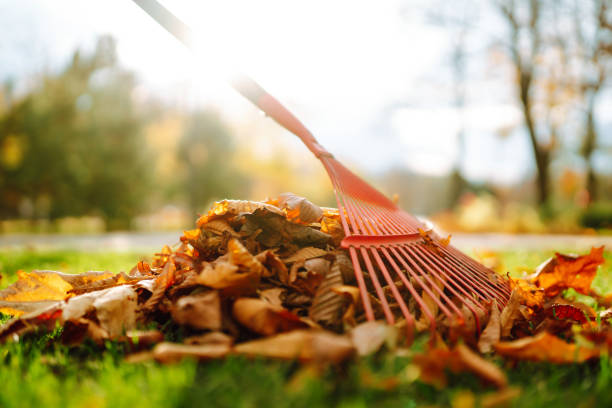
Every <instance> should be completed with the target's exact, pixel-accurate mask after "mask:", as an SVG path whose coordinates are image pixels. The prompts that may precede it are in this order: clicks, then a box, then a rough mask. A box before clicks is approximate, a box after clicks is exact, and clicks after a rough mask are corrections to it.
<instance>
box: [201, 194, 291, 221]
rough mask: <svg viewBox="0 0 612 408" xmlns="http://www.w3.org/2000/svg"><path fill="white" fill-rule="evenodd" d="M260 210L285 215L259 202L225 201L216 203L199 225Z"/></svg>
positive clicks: (273, 207) (202, 217) (275, 208)
mask: <svg viewBox="0 0 612 408" xmlns="http://www.w3.org/2000/svg"><path fill="white" fill-rule="evenodd" d="M258 209H265V210H267V211H269V212H271V213H275V214H278V215H283V212H282V211H281V210H279V209H278V208H277V207H275V206H273V205H270V204H266V203H261V202H257V201H245V200H223V201H218V202H216V203H215V204H214V205H213V207H212V208H211V209H210V210H209V211H208V213H207V214H206V215H203V216H201V217H200V218H199V219H198V221H197V225H198V227H201V226H203V225H205V224H206V223H208V222H210V221H212V220H214V219H217V218H221V217H225V216H236V215H239V214H243V213H253V212H255V211H256V210H258Z"/></svg>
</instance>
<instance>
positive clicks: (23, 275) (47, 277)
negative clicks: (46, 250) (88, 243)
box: [0, 270, 115, 315]
mask: <svg viewBox="0 0 612 408" xmlns="http://www.w3.org/2000/svg"><path fill="white" fill-rule="evenodd" d="M113 276H115V275H114V274H113V273H111V272H86V273H83V274H79V275H71V274H65V273H61V272H54V271H32V272H30V273H27V272H24V271H21V270H19V271H17V278H18V279H17V282H15V283H14V284H12V285H11V286H9V287H8V288H6V289H4V290H2V291H0V302H3V303H2V304H0V312H2V313H7V314H12V315H21V314H22V313H23V312H31V311H33V310H32V308H31V306H32V305H33V304H34V302H45V303H46V305H48V304H49V303H47V302H49V301H54V300H64V299H66V298H67V297H69V296H70V292H71V290H73V289H74V288H75V287H79V288H86V287H88V286H92V285H93V284H94V283H95V282H98V281H101V280H104V279H108V278H112V277H113ZM2 305H3V306H2Z"/></svg>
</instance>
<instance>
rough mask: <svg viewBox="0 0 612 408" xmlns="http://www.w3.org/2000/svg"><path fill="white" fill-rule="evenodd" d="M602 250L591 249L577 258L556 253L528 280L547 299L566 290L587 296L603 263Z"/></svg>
mask: <svg viewBox="0 0 612 408" xmlns="http://www.w3.org/2000/svg"><path fill="white" fill-rule="evenodd" d="M603 250H604V247H603V246H602V247H599V248H591V252H590V253H589V254H587V255H582V256H578V257H574V256H570V255H563V254H560V253H556V254H555V257H554V258H551V259H550V260H549V261H547V262H545V263H544V264H542V265H541V266H540V267H539V268H538V269H537V270H536V272H535V274H534V275H533V276H531V277H530V280H531V281H532V282H533V283H534V284H535V285H536V286H537V287H539V288H541V289H543V290H544V292H545V293H546V296H548V297H553V296H556V295H558V294H559V293H560V292H561V291H563V290H565V289H568V288H573V289H575V290H576V291H577V292H579V293H582V294H585V295H587V294H589V292H590V289H591V283H592V282H593V279H594V278H595V274H596V273H597V268H598V267H599V265H601V264H603V263H604V258H603Z"/></svg>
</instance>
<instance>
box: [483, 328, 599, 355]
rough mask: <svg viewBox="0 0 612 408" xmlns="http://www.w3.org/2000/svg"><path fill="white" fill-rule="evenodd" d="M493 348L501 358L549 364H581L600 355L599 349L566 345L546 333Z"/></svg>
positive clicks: (501, 343)
mask: <svg viewBox="0 0 612 408" xmlns="http://www.w3.org/2000/svg"><path fill="white" fill-rule="evenodd" d="M493 347H494V348H495V351H497V353H498V354H500V355H502V356H506V357H511V358H515V359H519V360H531V361H547V362H550V363H581V362H583V361H586V360H589V359H591V358H595V357H598V356H599V354H600V350H599V349H595V348H587V347H581V346H579V345H577V344H570V343H566V342H565V341H563V340H561V339H560V338H558V337H556V336H553V335H552V334H549V333H547V332H542V333H540V334H538V335H536V336H533V337H524V338H522V339H519V340H515V341H507V342H500V343H497V344H495V345H494V346H493Z"/></svg>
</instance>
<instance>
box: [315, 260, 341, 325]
mask: <svg viewBox="0 0 612 408" xmlns="http://www.w3.org/2000/svg"><path fill="white" fill-rule="evenodd" d="M343 283H344V282H343V280H342V272H341V270H340V264H339V262H338V261H337V257H336V259H335V260H334V262H333V263H332V266H331V268H330V270H329V272H328V273H327V274H326V275H325V278H324V279H323V282H321V284H320V285H319V287H318V288H317V291H316V293H315V296H314V298H313V299H312V306H311V307H310V309H309V311H308V314H309V316H310V318H311V319H313V320H314V321H316V322H318V323H321V324H323V325H326V326H334V325H336V326H338V325H339V323H340V317H341V315H342V308H343V307H344V304H345V303H346V302H345V300H344V297H343V296H342V295H341V294H338V293H335V292H333V291H332V288H334V287H339V286H342V285H343Z"/></svg>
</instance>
